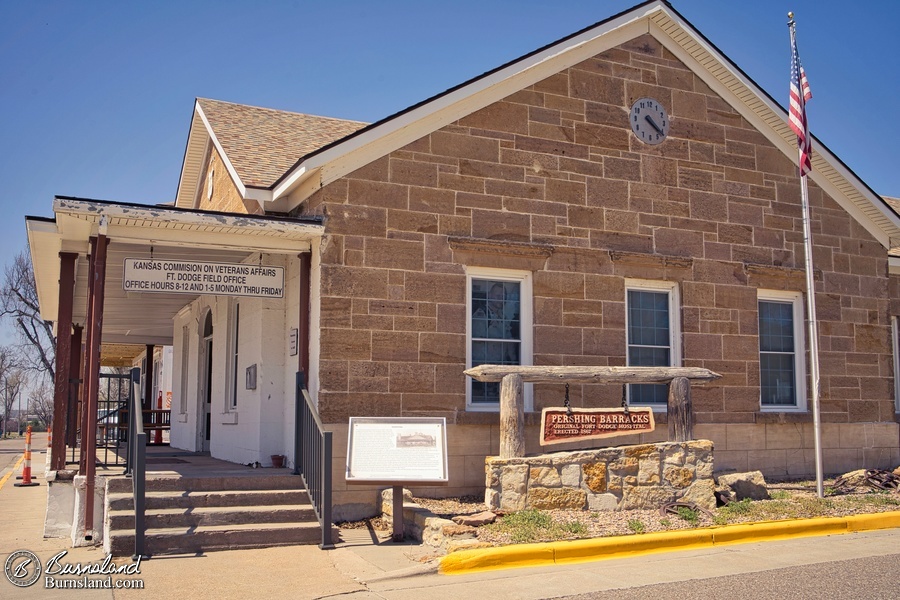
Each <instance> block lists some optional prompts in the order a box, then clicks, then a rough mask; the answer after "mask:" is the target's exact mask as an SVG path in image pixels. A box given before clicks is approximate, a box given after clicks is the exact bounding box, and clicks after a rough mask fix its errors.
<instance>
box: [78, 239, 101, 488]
mask: <svg viewBox="0 0 900 600" xmlns="http://www.w3.org/2000/svg"><path fill="white" fill-rule="evenodd" d="M90 246H91V250H90V255H89V256H88V297H87V310H86V311H85V319H84V363H83V364H82V372H81V402H80V403H79V409H80V410H79V413H78V420H79V422H80V426H79V428H78V430H79V431H80V432H81V452H80V453H79V456H78V474H79V475H84V474H85V473H86V471H87V450H86V448H85V444H87V430H88V411H87V392H88V381H89V380H90V373H91V370H92V369H94V366H93V364H92V362H93V361H92V360H91V358H92V356H91V353H90V348H91V337H92V336H93V333H94V326H93V321H94V313H93V310H92V306H93V302H94V270H95V263H96V259H97V238H96V237H91V239H90ZM97 369H99V367H97Z"/></svg>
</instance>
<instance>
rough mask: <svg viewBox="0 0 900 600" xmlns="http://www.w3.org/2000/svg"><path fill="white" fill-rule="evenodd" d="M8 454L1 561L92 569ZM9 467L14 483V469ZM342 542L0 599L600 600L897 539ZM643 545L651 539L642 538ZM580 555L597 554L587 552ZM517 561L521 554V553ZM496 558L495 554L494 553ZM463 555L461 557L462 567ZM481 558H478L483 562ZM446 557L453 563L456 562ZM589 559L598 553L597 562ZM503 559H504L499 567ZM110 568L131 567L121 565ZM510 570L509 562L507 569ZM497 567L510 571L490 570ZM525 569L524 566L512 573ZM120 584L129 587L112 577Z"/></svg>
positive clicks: (89, 553)
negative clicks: (447, 568)
mask: <svg viewBox="0 0 900 600" xmlns="http://www.w3.org/2000/svg"><path fill="white" fill-rule="evenodd" d="M13 452H14V448H13V447H12V446H11V445H10V444H9V443H8V441H7V442H4V444H3V445H2V446H0V459H2V460H0V480H2V478H3V476H4V475H5V474H7V473H9V474H10V477H9V478H8V479H7V481H6V482H5V483H3V484H2V487H0V562H2V561H5V560H6V558H7V557H8V556H9V555H10V554H11V553H12V552H14V551H16V550H22V549H26V550H30V551H32V552H34V553H35V554H37V556H38V557H39V558H40V560H41V561H42V563H43V564H45V565H46V562H47V560H48V559H49V558H51V557H52V556H54V555H56V554H57V553H59V552H61V551H64V550H65V551H67V554H66V556H65V562H67V563H70V564H72V563H83V564H94V563H100V562H102V561H103V559H104V558H105V556H104V555H103V553H102V550H100V549H99V548H75V549H73V548H69V545H70V544H69V540H65V539H44V538H43V522H44V512H45V510H46V502H47V488H46V482H44V480H43V472H44V465H45V454H44V448H41V447H39V446H38V445H37V444H36V445H35V452H34V463H33V466H32V468H33V472H34V473H35V474H36V480H37V481H38V482H40V485H39V486H37V487H30V488H16V487H13V484H14V483H15V475H17V474H19V473H20V472H21V466H15V465H16V461H15V460H14V459H15V458H17V457H15V456H10V455H11V454H12V453H13ZM14 466H15V472H11V469H12V468H13V467H14ZM342 536H343V538H344V540H343V541H342V542H341V543H340V544H339V545H338V547H337V548H335V549H334V550H328V551H322V550H319V549H318V547H316V546H289V547H282V548H267V549H260V550H234V551H225V552H211V553H209V554H205V555H197V556H195V555H181V556H157V557H154V558H151V559H150V560H147V561H143V562H142V563H141V564H140V575H139V576H137V575H135V576H133V577H131V578H130V579H137V578H140V579H141V580H142V581H143V584H144V589H116V590H71V589H66V590H47V589H44V586H43V580H40V581H38V582H37V583H35V584H34V585H32V586H31V587H28V588H16V587H14V586H13V585H12V584H10V583H9V581H7V579H6V577H5V576H2V575H0V597H3V598H23V599H30V598H47V597H50V596H56V597H60V598H76V599H80V598H103V599H110V598H115V599H125V600H130V599H137V598H141V599H146V598H150V597H152V598H154V600H156V599H165V598H178V599H180V600H188V599H193V598H198V599H199V598H209V597H216V598H221V599H229V598H244V597H262V598H264V599H265V600H274V599H277V598H285V597H290V598H301V599H305V598H332V597H337V596H341V597H342V598H348V599H350V600H372V599H381V600H384V599H394V600H401V599H413V598H415V599H416V600H428V599H431V598H433V599H441V600H443V599H444V598H447V597H493V598H497V599H498V600H499V599H501V598H513V597H514V598H521V599H525V598H532V599H539V598H548V597H558V596H566V595H574V594H581V593H589V592H596V591H602V590H614V589H621V588H623V587H627V588H636V587H640V586H644V585H652V584H654V583H666V582H677V581H689V580H691V579H706V578H711V577H716V576H727V575H731V574H735V573H750V572H754V573H759V572H764V571H767V570H771V569H777V568H784V567H787V566H794V565H806V564H815V563H824V562H829V561H831V560H837V559H852V558H869V557H876V556H900V554H898V548H900V529H885V530H881V531H870V532H864V533H854V534H849V535H831V536H823V537H801V538H790V539H784V540H782V541H767V542H764V543H759V542H757V543H744V544H740V545H728V546H724V547H718V546H716V547H695V548H692V549H686V550H679V551H671V550H668V551H667V548H670V546H669V545H667V544H665V545H664V546H665V547H663V548H660V549H658V552H659V553H657V554H642V555H639V556H633V557H624V558H613V559H609V560H603V561H596V560H594V561H593V562H584V563H580V564H575V563H568V564H547V563H546V562H545V563H543V564H541V565H540V566H536V567H530V568H518V569H508V568H507V569H503V570H488V571H481V572H474V571H473V570H468V571H466V570H463V571H462V574H456V575H446V574H439V573H438V572H437V569H438V561H437V560H436V558H437V557H435V556H434V555H433V554H432V553H431V551H430V550H429V549H427V548H424V547H422V546H418V545H414V544H394V543H393V542H390V541H389V540H386V539H377V538H375V537H373V533H372V532H369V531H367V530H349V531H348V530H344V531H342ZM642 539H649V538H648V537H647V536H644V538H642ZM584 543H585V544H588V543H594V542H593V541H587V540H586V541H584ZM519 550H524V548H519ZM501 553H502V551H501ZM464 554H465V553H462V554H461V555H460V557H462V556H464ZM490 554H491V552H487V553H483V554H482V557H481V559H482V560H484V558H485V556H487V555H490ZM454 556H455V555H454ZM594 556H596V554H594ZM504 560H506V559H504ZM115 562H116V564H118V565H125V564H130V560H129V559H126V558H119V559H117V560H116V561H115ZM512 562H513V563H514V562H515V561H512ZM495 566H499V567H501V568H502V567H504V566H509V565H508V564H501V565H495ZM519 566H523V563H521V562H520V563H519ZM117 577H118V578H122V579H124V578H127V577H125V576H117Z"/></svg>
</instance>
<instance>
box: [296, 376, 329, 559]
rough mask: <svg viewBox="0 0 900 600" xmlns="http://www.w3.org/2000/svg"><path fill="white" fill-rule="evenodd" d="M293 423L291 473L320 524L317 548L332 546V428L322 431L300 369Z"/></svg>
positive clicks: (322, 428)
mask: <svg viewBox="0 0 900 600" xmlns="http://www.w3.org/2000/svg"><path fill="white" fill-rule="evenodd" d="M295 402H296V419H295V424H294V474H295V475H300V477H301V478H302V479H303V485H304V486H306V491H307V493H308V494H309V499H310V502H311V503H312V507H313V510H314V511H315V513H316V518H317V519H318V520H319V525H320V526H321V528H322V543H321V544H319V548H322V549H325V548H333V547H334V541H333V540H332V538H331V432H330V431H325V428H324V427H323V426H322V420H321V419H320V418H319V414H318V411H317V410H316V407H315V406H314V405H313V401H312V398H310V397H309V392H308V391H307V390H306V382H305V381H304V379H303V373H302V372H298V373H297V385H296V400H295Z"/></svg>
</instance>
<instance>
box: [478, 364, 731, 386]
mask: <svg viewBox="0 0 900 600" xmlns="http://www.w3.org/2000/svg"><path fill="white" fill-rule="evenodd" d="M465 374H466V375H468V376H469V377H471V378H472V379H475V380H477V381H489V382H494V381H501V380H502V379H503V378H504V377H505V376H506V375H512V374H517V375H520V376H521V377H522V381H523V382H526V383H668V382H670V381H672V380H673V379H675V378H676V377H684V378H685V379H689V380H690V381H691V382H692V383H696V384H702V383H706V382H709V381H715V380H716V379H719V378H720V377H722V376H721V375H719V374H718V373H714V372H713V371H710V370H709V369H701V368H699V367H544V366H516V365H479V366H477V367H473V368H471V369H469V370H467V371H465Z"/></svg>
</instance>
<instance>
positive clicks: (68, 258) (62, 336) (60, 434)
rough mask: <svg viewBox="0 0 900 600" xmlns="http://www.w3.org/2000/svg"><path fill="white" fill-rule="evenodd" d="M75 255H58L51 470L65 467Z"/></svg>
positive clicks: (71, 253) (64, 253)
mask: <svg viewBox="0 0 900 600" xmlns="http://www.w3.org/2000/svg"><path fill="white" fill-rule="evenodd" d="M77 259H78V254H76V253H74V252H60V253H59V311H58V313H57V320H56V381H55V382H54V390H53V414H54V415H55V416H56V418H55V419H53V443H52V445H51V447H50V468H51V469H52V470H54V471H59V470H61V469H64V468H65V467H66V440H65V434H66V419H67V416H68V406H69V367H70V363H71V360H70V355H71V353H72V335H71V332H72V304H73V302H74V298H75V261H76V260H77Z"/></svg>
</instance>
